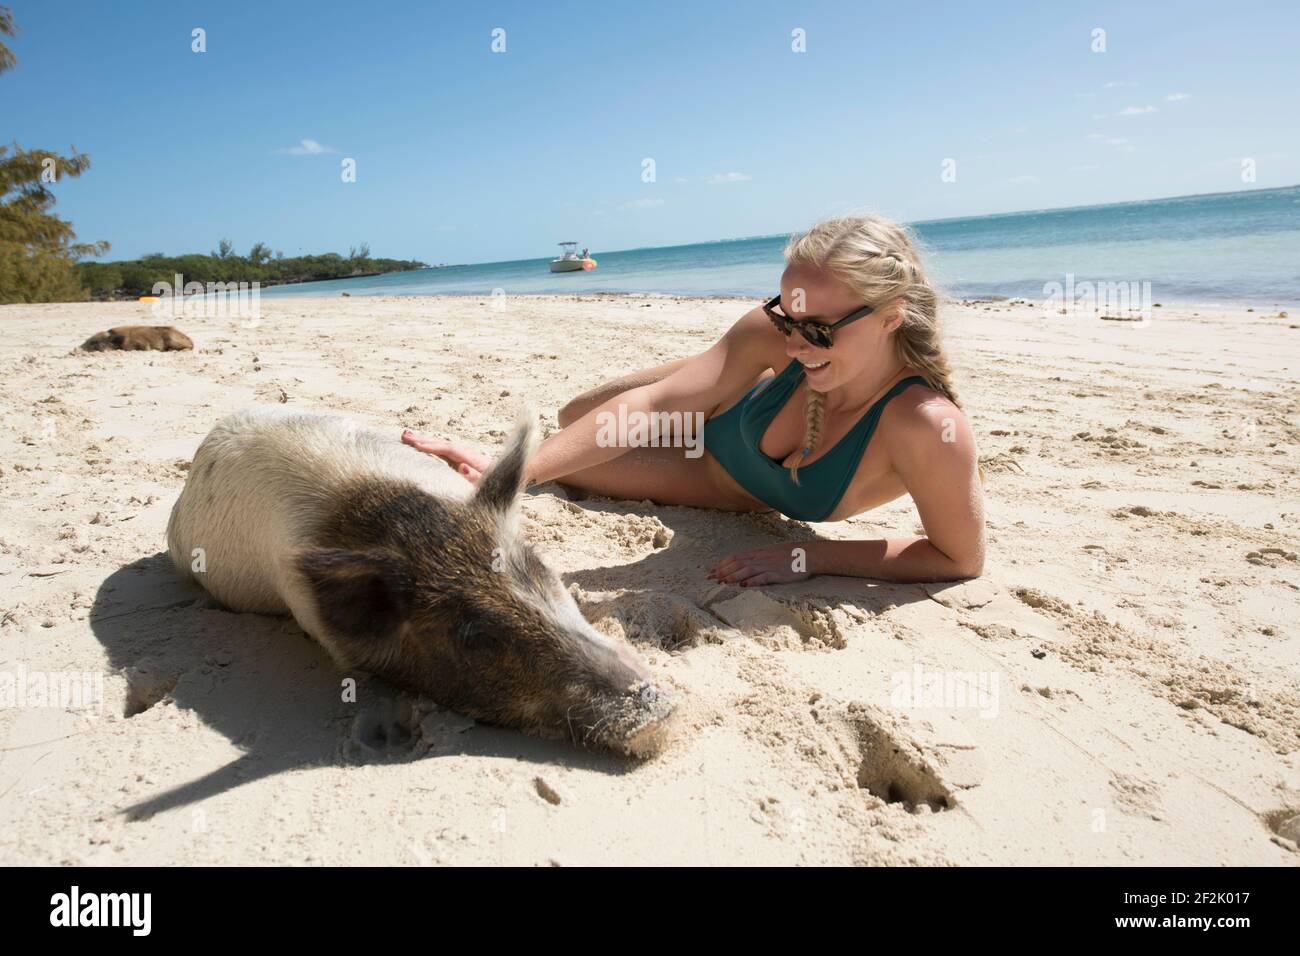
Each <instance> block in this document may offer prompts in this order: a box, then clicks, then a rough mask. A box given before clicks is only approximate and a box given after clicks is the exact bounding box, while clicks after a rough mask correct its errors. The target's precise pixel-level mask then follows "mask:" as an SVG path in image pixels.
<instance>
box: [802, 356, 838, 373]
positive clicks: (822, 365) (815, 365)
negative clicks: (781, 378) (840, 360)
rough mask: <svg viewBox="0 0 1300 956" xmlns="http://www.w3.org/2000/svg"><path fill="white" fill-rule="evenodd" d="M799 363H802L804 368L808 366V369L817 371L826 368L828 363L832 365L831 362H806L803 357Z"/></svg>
mask: <svg viewBox="0 0 1300 956" xmlns="http://www.w3.org/2000/svg"><path fill="white" fill-rule="evenodd" d="M799 364H800V365H802V366H803V367H804V368H806V369H807V370H808V371H810V372H815V371H817V369H819V368H825V367H826V366H827V365H830V364H831V363H830V362H805V361H804V360H803V359H800V360H799Z"/></svg>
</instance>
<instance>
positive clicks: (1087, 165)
mask: <svg viewBox="0 0 1300 956" xmlns="http://www.w3.org/2000/svg"><path fill="white" fill-rule="evenodd" d="M1091 169H1101V167H1100V166H1098V165H1097V164H1096V163H1085V164H1083V165H1082V166H1071V167H1070V172H1072V173H1086V172H1088V171H1089V170H1091Z"/></svg>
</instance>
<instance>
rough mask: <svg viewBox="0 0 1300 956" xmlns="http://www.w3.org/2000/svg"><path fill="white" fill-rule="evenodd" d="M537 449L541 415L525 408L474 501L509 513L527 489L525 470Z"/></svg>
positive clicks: (480, 485) (484, 478) (482, 482)
mask: <svg viewBox="0 0 1300 956" xmlns="http://www.w3.org/2000/svg"><path fill="white" fill-rule="evenodd" d="M536 447H537V413H536V412H534V411H533V409H532V408H531V407H528V406H525V407H524V409H523V411H521V412H520V413H519V421H518V423H517V424H516V425H515V429H514V431H513V432H511V433H510V438H509V439H507V440H506V447H505V448H504V449H503V450H502V452H501V455H500V457H499V458H497V460H496V463H495V464H494V465H493V466H492V467H491V468H489V469H488V470H487V472H486V473H484V475H483V477H481V478H480V479H479V480H478V486H477V490H476V491H475V492H474V500H475V501H477V502H478V503H479V504H482V505H485V506H486V507H488V508H491V509H492V510H494V511H499V512H502V513H505V512H509V511H510V510H511V506H513V505H514V503H515V500H516V499H517V498H518V497H519V493H520V492H521V491H523V490H524V468H525V467H526V466H527V464H528V459H530V458H531V457H532V456H533V451H534V450H535V449H536Z"/></svg>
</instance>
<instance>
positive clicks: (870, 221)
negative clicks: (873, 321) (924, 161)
mask: <svg viewBox="0 0 1300 956" xmlns="http://www.w3.org/2000/svg"><path fill="white" fill-rule="evenodd" d="M785 261H786V263H787V264H789V265H809V266H815V267H817V268H819V269H825V270H826V271H827V272H829V273H831V274H832V275H833V276H835V277H836V278H837V279H839V280H840V281H841V282H843V283H844V284H845V285H847V286H848V287H849V288H850V289H852V290H853V291H854V292H855V293H857V295H858V297H859V298H860V299H861V300H862V301H863V303H864V304H866V305H876V306H878V305H881V304H883V303H885V302H888V301H889V300H891V299H894V298H899V297H901V299H902V305H901V311H902V315H903V321H902V324H901V325H899V327H898V328H897V329H896V330H895V331H894V348H895V350H896V352H897V355H898V360H899V361H900V362H902V363H903V364H904V365H906V366H908V367H910V368H914V369H916V370H917V372H919V373H920V374H921V375H922V376H923V377H924V378H925V380H926V382H927V383H928V384H929V385H930V387H931V388H933V389H935V391H938V392H942V393H943V394H944V395H946V396H948V398H949V399H951V400H952V403H953V404H954V405H957V406H958V407H960V403H959V402H958V401H957V391H956V389H954V388H953V384H952V368H951V366H949V364H948V358H947V356H945V355H944V352H943V347H942V344H941V343H940V341H939V316H938V305H939V295H938V293H937V292H935V290H934V288H933V287H932V286H931V285H930V283H929V280H927V279H926V276H925V270H924V268H923V267H922V265H921V259H920V256H919V255H918V254H917V249H916V243H915V242H914V241H913V239H912V236H911V235H910V234H909V233H908V231H907V230H906V229H904V228H903V227H902V226H900V225H898V224H897V223H893V222H890V221H889V220H888V219H882V218H880V217H879V216H851V217H850V216H843V217H839V218H835V219H825V220H822V221H821V222H819V223H817V225H815V226H813V227H812V228H811V229H809V230H808V231H807V232H806V233H804V234H803V235H800V236H794V237H793V238H791V240H790V241H789V242H788V243H787V244H786V247H785ZM825 402H826V396H825V395H824V394H823V393H821V392H816V391H813V390H812V389H811V388H809V389H808V402H807V405H806V408H805V416H804V418H805V425H804V440H803V444H802V446H801V449H802V454H801V456H800V459H801V460H802V458H804V457H806V456H808V455H810V454H812V450H813V449H814V448H816V447H817V442H818V441H819V440H820V439H821V429H822V420H823V418H824V417H825ZM790 477H791V479H793V481H794V483H795V484H798V483H799V462H796V463H795V465H794V467H793V468H791V469H790Z"/></svg>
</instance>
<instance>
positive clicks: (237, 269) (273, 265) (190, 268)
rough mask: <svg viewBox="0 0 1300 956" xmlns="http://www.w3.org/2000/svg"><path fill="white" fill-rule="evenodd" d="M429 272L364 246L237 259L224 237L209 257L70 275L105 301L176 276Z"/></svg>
mask: <svg viewBox="0 0 1300 956" xmlns="http://www.w3.org/2000/svg"><path fill="white" fill-rule="evenodd" d="M428 268H430V266H429V265H428V264H427V263H424V262H419V261H417V260H415V259H376V258H372V257H371V255H370V247H369V246H367V245H366V244H365V243H362V244H361V246H360V247H359V248H353V249H350V250H348V254H347V255H346V256H342V255H339V254H338V253H337V252H326V253H323V254H321V255H316V256H293V257H286V256H285V254H284V253H283V252H272V251H271V249H270V248H269V247H268V246H267V245H266V244H265V243H262V242H259V243H257V244H256V245H254V246H253V248H252V249H250V250H249V251H248V255H244V256H241V255H239V254H237V253H236V252H235V250H234V246H233V245H232V244H231V243H230V242H229V240H226V239H223V240H221V243H220V244H219V245H218V247H217V249H216V251H214V252H212V253H209V254H208V255H203V254H202V253H193V254H190V255H183V256H166V255H163V254H162V253H161V252H157V253H150V254H149V255H146V256H141V257H140V258H139V259H125V260H122V261H120V262H79V263H77V264H76V265H75V266H74V267H73V272H74V274H75V275H76V278H77V280H78V281H79V282H80V283H81V285H82V286H83V287H84V288H85V289H86V290H87V291H88V292H89V293H90V297H91V298H92V299H96V300H99V301H105V300H110V299H128V298H130V299H133V298H137V297H139V296H142V295H148V294H150V293H151V292H152V291H153V287H154V283H157V282H166V283H168V285H170V284H172V283H173V282H175V279H176V276H177V275H181V276H183V277H184V280H185V282H186V283H189V282H201V283H203V284H204V285H206V284H207V283H209V282H225V283H229V282H249V283H252V282H256V283H258V284H259V285H261V286H263V287H266V286H273V285H288V284H291V283H296V282H319V281H321V280H324V279H354V278H360V277H362V276H375V275H382V274H384V273H386V272H411V271H414V270H416V269H428Z"/></svg>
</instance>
